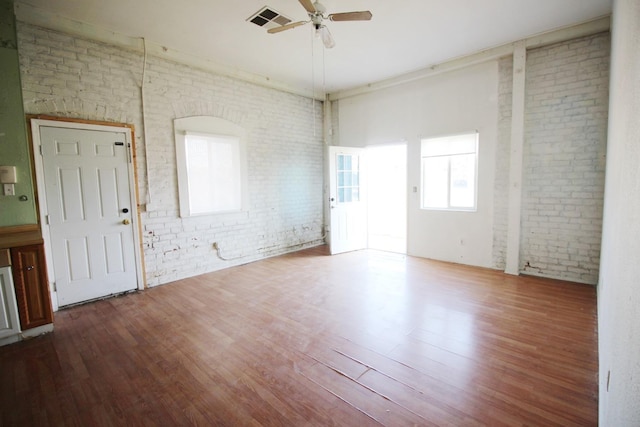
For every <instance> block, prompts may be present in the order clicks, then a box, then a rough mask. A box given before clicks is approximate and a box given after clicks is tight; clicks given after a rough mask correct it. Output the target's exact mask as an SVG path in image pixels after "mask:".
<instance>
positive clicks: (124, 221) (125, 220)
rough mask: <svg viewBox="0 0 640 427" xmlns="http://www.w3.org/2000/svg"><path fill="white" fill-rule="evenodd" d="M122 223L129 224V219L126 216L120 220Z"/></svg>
mask: <svg viewBox="0 0 640 427" xmlns="http://www.w3.org/2000/svg"><path fill="white" fill-rule="evenodd" d="M122 223H123V224H124V225H129V224H131V221H129V220H128V219H127V218H125V219H123V220H122Z"/></svg>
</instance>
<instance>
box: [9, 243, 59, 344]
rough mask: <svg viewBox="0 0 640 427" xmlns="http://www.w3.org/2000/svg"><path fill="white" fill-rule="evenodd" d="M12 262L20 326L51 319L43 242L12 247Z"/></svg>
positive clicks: (29, 325) (44, 322) (41, 323)
mask: <svg viewBox="0 0 640 427" xmlns="http://www.w3.org/2000/svg"><path fill="white" fill-rule="evenodd" d="M11 264H12V270H13V279H14V286H15V290H16V298H17V300H18V312H19V314H20V324H21V326H22V330H23V331H24V330H26V329H30V328H35V327H37V326H42V325H46V324H48V323H53V312H52V311H51V297H50V293H49V285H48V280H47V268H46V263H45V258H44V246H43V245H41V244H37V245H28V246H18V247H13V248H11Z"/></svg>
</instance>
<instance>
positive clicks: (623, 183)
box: [598, 0, 640, 427]
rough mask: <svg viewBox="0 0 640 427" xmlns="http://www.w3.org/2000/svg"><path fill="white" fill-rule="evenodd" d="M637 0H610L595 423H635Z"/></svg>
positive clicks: (639, 190)
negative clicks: (597, 416) (611, 15)
mask: <svg viewBox="0 0 640 427" xmlns="http://www.w3.org/2000/svg"><path fill="white" fill-rule="evenodd" d="M639 45H640V2H638V1H637V0H614V5H613V23H612V54H611V84H610V88H611V89H610V104H609V136H608V145H607V177H606V185H605V204H604V224H603V236H602V255H601V264H600V283H599V285H598V338H599V356H600V376H599V380H600V397H599V404H600V426H602V427H632V426H639V425H640V263H639V262H638V258H639V257H640V169H639V168H638V163H640V49H638V46H639Z"/></svg>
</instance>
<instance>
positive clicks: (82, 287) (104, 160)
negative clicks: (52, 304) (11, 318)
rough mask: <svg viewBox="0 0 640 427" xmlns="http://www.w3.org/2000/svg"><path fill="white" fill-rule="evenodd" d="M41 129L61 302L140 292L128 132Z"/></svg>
mask: <svg viewBox="0 0 640 427" xmlns="http://www.w3.org/2000/svg"><path fill="white" fill-rule="evenodd" d="M39 129H40V143H41V145H42V164H43V171H44V182H45V184H44V185H45V194H46V201H47V212H48V222H49V233H50V237H51V240H50V242H51V243H50V245H51V252H52V258H53V259H52V261H53V270H54V273H55V282H56V288H57V296H58V304H59V305H60V306H65V305H69V304H74V303H78V302H82V301H87V300H91V299H94V298H100V297H104V296H107V295H112V294H117V293H121V292H125V291H128V290H132V289H135V288H137V275H136V265H135V252H134V228H133V219H132V216H133V213H134V212H135V209H132V208H133V206H131V204H132V197H131V191H130V183H129V169H128V168H129V164H128V163H129V161H130V159H129V152H128V148H129V147H128V143H127V140H126V134H125V133H124V132H111V131H99V130H87V129H71V128H64V127H47V126H41V127H40V128H39Z"/></svg>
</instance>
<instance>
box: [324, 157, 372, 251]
mask: <svg viewBox="0 0 640 427" xmlns="http://www.w3.org/2000/svg"><path fill="white" fill-rule="evenodd" d="M364 153H365V149H363V148H353V147H335V146H331V147H329V156H328V158H329V199H330V200H329V202H330V226H329V230H330V236H329V237H330V240H329V242H330V251H331V253H332V254H338V253H342V252H348V251H355V250H359V249H365V248H366V247H367V209H366V200H365V194H366V191H365V190H366V168H365V158H364Z"/></svg>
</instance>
